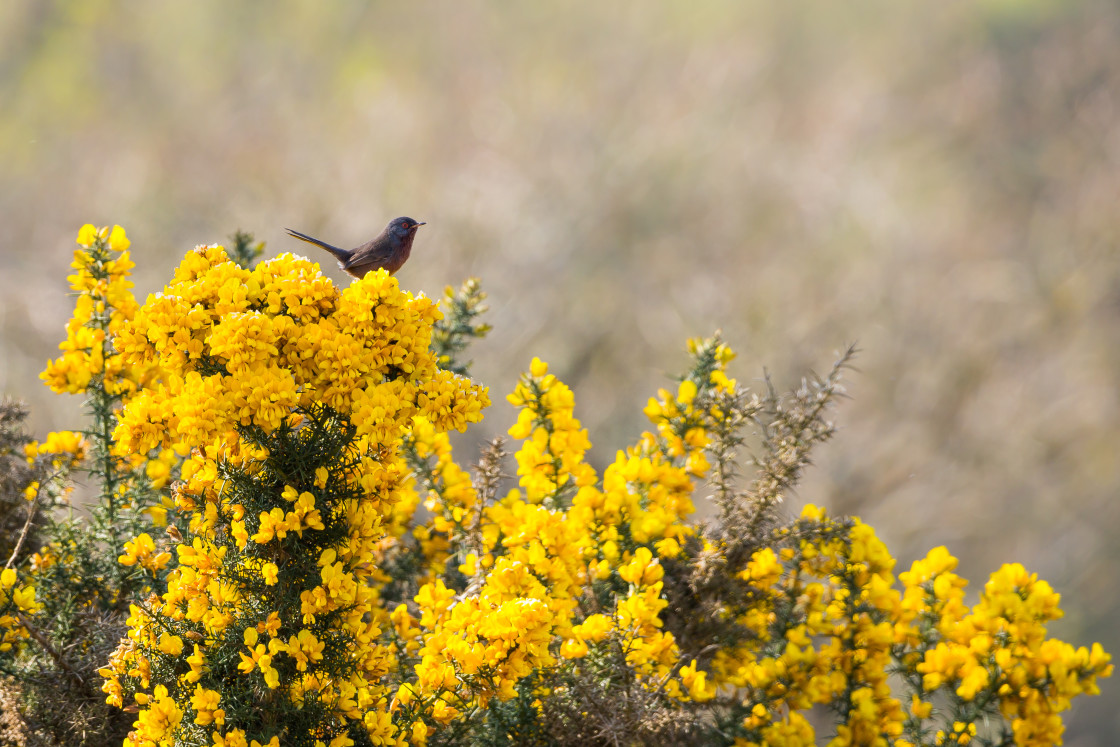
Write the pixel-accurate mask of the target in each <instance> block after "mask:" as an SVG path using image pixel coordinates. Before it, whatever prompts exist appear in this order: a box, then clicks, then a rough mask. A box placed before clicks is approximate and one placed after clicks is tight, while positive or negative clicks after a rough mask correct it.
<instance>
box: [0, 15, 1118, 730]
mask: <svg viewBox="0 0 1120 747" xmlns="http://www.w3.org/2000/svg"><path fill="white" fill-rule="evenodd" d="M0 50H3V51H2V52H0V102H2V106H0V165H2V168H0V360H2V365H0V391H2V392H5V393H9V394H12V395H16V396H18V397H21V398H24V399H25V400H27V401H28V402H29V403H30V405H31V406H32V409H33V425H34V427H35V429H36V432H37V433H38V434H40V435H41V434H42V433H45V432H46V431H47V430H50V429H57V428H67V427H71V426H73V425H74V424H75V422H76V418H77V416H78V413H79V412H80V409H81V402H80V401H79V400H78V399H77V398H71V399H67V398H61V397H56V396H54V395H51V394H50V393H49V392H48V391H47V390H46V389H45V388H44V387H43V386H42V385H41V383H40V382H39V380H38V378H37V377H38V373H39V371H40V370H41V369H42V367H43V364H44V363H45V362H46V360H47V359H48V358H49V357H51V356H52V355H53V354H54V352H55V350H56V346H57V344H58V341H59V340H60V339H61V337H62V334H63V325H64V324H65V321H66V319H67V318H68V316H69V314H70V312H71V310H72V304H73V302H72V299H70V298H69V297H68V296H67V286H66V280H65V278H66V275H67V273H68V271H69V262H70V260H71V255H72V251H73V249H74V248H75V245H74V236H75V235H76V234H77V230H78V228H79V226H81V225H82V224H83V223H86V222H91V223H95V224H97V225H104V224H113V223H119V224H121V225H122V226H124V227H125V228H126V229H127V231H128V234H129V237H130V238H131V239H132V252H133V257H134V259H135V261H136V263H137V268H136V271H135V280H136V286H137V287H136V291H137V295H138V297H139V298H140V299H141V300H142V299H143V298H144V296H145V295H146V294H147V293H150V292H153V291H155V290H158V289H159V288H160V287H161V286H162V285H163V283H164V282H166V281H167V280H168V279H169V277H170V274H171V271H172V269H173V268H174V267H175V265H176V264H177V263H178V260H179V259H180V258H181V256H182V255H183V253H184V252H185V251H187V250H189V249H190V248H192V247H193V246H194V245H196V244H199V243H211V242H223V241H225V240H226V238H227V237H228V236H229V235H230V234H231V233H233V232H234V231H235V230H237V229H244V230H247V231H250V232H252V233H254V234H255V235H256V237H257V238H258V239H261V240H264V241H266V242H267V243H268V247H267V251H266V255H265V256H274V255H276V254H278V253H281V252H285V251H294V252H297V253H301V254H307V253H309V252H314V249H313V248H312V247H309V246H307V245H306V244H301V243H299V242H296V241H295V240H292V239H289V238H287V237H286V236H285V235H284V231H283V228H284V227H286V226H287V227H291V228H295V229H297V230H301V231H304V232H307V233H310V234H312V235H315V236H319V237H321V238H323V239H324V240H326V241H329V242H331V243H334V244H338V245H342V246H346V247H350V246H355V245H357V244H359V243H361V242H363V241H366V240H367V239H369V238H371V237H372V236H373V235H375V234H376V233H377V232H379V231H380V230H381V228H382V227H383V226H384V224H385V223H386V222H387V221H388V220H389V219H390V218H392V217H394V216H397V215H409V216H411V217H413V218H416V219H418V220H425V221H427V222H428V225H427V226H425V227H424V228H422V229H421V230H420V233H419V234H418V238H417V241H416V246H415V249H414V252H413V256H412V260H411V262H410V263H409V264H408V265H406V266H405V268H404V269H403V270H402V271H401V272H400V273H399V274H398V277H399V279H400V281H401V284H402V285H403V286H404V287H406V288H408V289H411V290H413V291H415V292H421V291H423V292H426V293H428V294H429V295H439V294H440V293H441V292H442V289H443V287H444V286H445V285H447V284H455V285H457V284H458V283H459V282H460V281H461V280H463V279H464V278H465V277H467V276H468V275H478V276H480V277H481V278H482V282H483V286H484V288H485V289H486V290H487V291H488V292H489V294H490V303H491V307H492V310H491V312H490V314H489V321H490V322H491V323H492V324H493V325H494V332H493V333H492V335H491V337H490V338H489V339H487V340H484V341H482V342H481V343H478V344H476V345H475V346H474V347H473V348H472V351H471V352H472V354H473V357H474V360H475V364H474V368H473V373H474V374H475V376H476V377H477V378H479V379H481V380H482V381H484V382H486V383H487V384H489V385H490V386H491V389H492V393H493V395H494V398H495V400H496V402H497V403H496V405H495V406H494V408H493V409H492V411H491V412H490V415H489V417H488V419H487V421H486V422H485V423H483V424H482V426H480V427H479V429H478V430H477V433H478V435H479V436H480V437H481V436H488V435H491V434H494V433H498V432H501V431H503V430H504V429H505V428H506V427H507V426H508V425H509V424H510V423H511V422H512V420H511V411H510V408H509V407H508V406H507V405H506V404H505V402H504V400H503V396H504V394H505V393H507V392H509V391H510V390H511V389H512V387H513V385H514V383H515V381H516V378H517V375H518V372H519V371H520V370H523V369H525V368H527V366H528V362H529V360H530V358H531V357H532V356H533V355H539V356H541V357H542V358H544V359H545V360H548V361H550V362H551V364H552V370H553V371H554V372H556V373H558V374H559V375H560V376H561V378H562V379H563V380H564V381H566V382H567V383H568V384H569V385H571V386H572V388H573V389H574V390H575V392H576V400H577V415H578V416H579V417H580V418H581V419H582V420H583V422H584V424H585V425H586V426H587V427H588V428H589V430H590V433H591V439H592V442H593V443H594V444H595V449H594V452H593V460H594V462H595V463H596V464H597V465H598V466H601V465H603V464H604V463H606V462H609V461H610V460H611V459H612V458H613V455H614V452H615V450H617V449H619V448H622V447H624V446H625V445H626V444H627V443H629V442H630V441H632V440H633V439H634V437H635V436H636V435H637V434H638V433H639V432H640V431H641V430H642V429H643V428H644V427H645V423H644V422H643V416H642V415H641V407H642V406H643V404H644V403H645V401H646V399H647V398H648V397H649V396H650V395H651V394H653V393H654V392H655V391H656V388H657V387H658V386H662V385H665V384H666V383H667V382H668V377H669V376H670V375H672V374H674V373H676V372H678V371H681V370H683V368H684V367H685V366H686V365H687V358H686V355H685V353H684V343H685V340H686V338H688V337H690V336H699V335H707V334H710V333H711V332H713V331H714V330H716V329H717V328H718V329H722V330H723V334H724V337H725V338H726V340H727V341H728V342H729V343H730V344H731V346H732V347H733V348H735V349H736V350H737V351H738V352H739V354H740V355H739V359H738V360H737V361H735V362H734V363H733V364H732V368H733V374H734V375H737V376H738V377H739V378H740V380H741V381H748V382H758V381H759V379H760V377H761V375H762V371H763V368H764V367H766V368H767V369H768V370H769V371H770V372H771V373H772V374H773V376H774V378H775V381H776V382H777V383H778V384H779V385H780V386H782V387H788V386H793V385H796V383H797V382H798V380H799V378H800V376H801V375H802V374H804V373H806V372H807V371H809V370H810V369H813V370H819V371H823V370H827V368H828V366H829V365H830V363H831V362H832V360H833V358H834V357H835V355H836V354H837V352H838V351H839V350H840V349H842V348H843V347H844V346H845V345H846V344H848V343H850V342H853V341H855V342H858V344H859V346H860V348H861V349H862V353H861V355H860V357H859V358H858V360H857V366H858V369H859V370H858V371H853V372H850V374H849V377H848V392H849V394H850V395H851V399H850V400H848V401H846V402H845V403H844V404H843V405H842V406H841V408H840V409H839V410H838V412H837V414H836V419H837V421H838V423H839V425H840V428H841V430H840V432H839V434H838V437H837V438H836V439H835V440H834V441H833V442H831V443H830V444H828V445H827V446H826V447H825V448H824V449H822V450H821V451H820V453H819V454H818V459H817V465H816V467H815V468H814V469H813V470H812V471H811V472H810V474H809V475H808V478H807V480H806V481H805V483H804V484H803V485H802V487H801V489H800V490H799V492H798V494H797V495H796V496H792V497H791V499H790V510H791V511H794V510H797V509H798V507H799V505H800V503H802V502H805V501H812V502H814V503H818V504H822V505H825V506H827V507H828V508H829V509H830V510H831V511H833V512H837V513H855V514H858V515H860V516H862V517H864V518H865V519H866V520H867V521H869V522H870V523H872V524H873V525H874V526H875V527H876V528H877V529H878V531H879V533H880V536H881V537H883V539H884V540H885V541H886V542H887V544H888V546H889V547H890V548H891V549H892V551H893V552H894V554H895V556H896V557H898V559H899V563H900V567H899V570H902V569H904V568H905V567H907V566H908V565H909V564H910V562H912V561H913V560H914V559H915V558H918V557H921V556H922V555H924V553H925V552H926V551H927V550H928V549H929V548H930V547H933V546H935V545H938V544H946V545H947V546H948V547H949V549H950V551H951V552H953V553H954V554H955V555H957V556H959V557H960V558H961V567H960V572H961V573H962V574H963V575H964V576H965V577H967V578H969V579H970V580H972V585H971V588H972V591H973V595H975V593H976V592H977V591H978V590H979V588H980V587H981V586H982V584H983V582H984V580H985V579H986V578H987V576H988V574H989V573H991V572H992V571H994V570H995V569H996V568H998V566H999V565H1000V564H1001V563H1003V562H1011V561H1019V562H1022V563H1024V564H1026V565H1027V566H1028V567H1029V568H1030V569H1031V570H1033V571H1037V572H1038V573H1039V574H1040V575H1041V576H1042V577H1043V578H1046V579H1047V580H1049V581H1050V582H1051V583H1052V584H1053V585H1054V586H1055V588H1056V589H1057V590H1059V591H1060V592H1061V593H1062V596H1063V608H1064V609H1065V610H1066V617H1065V619H1063V620H1061V621H1060V622H1059V623H1057V624H1055V625H1054V626H1052V632H1054V633H1055V634H1056V635H1058V636H1059V637H1062V638H1064V639H1066V640H1069V641H1070V642H1072V643H1075V644H1078V645H1087V644H1089V643H1091V642H1093V641H1101V642H1102V643H1103V644H1104V645H1105V647H1106V648H1107V649H1108V650H1110V651H1111V652H1112V653H1113V654H1114V655H1116V654H1120V632H1118V630H1120V625H1118V623H1117V620H1118V618H1120V596H1118V593H1117V582H1118V581H1120V578H1118V575H1120V574H1118V573H1117V570H1118V560H1120V540H1118V539H1117V533H1118V530H1120V501H1118V498H1120V495H1118V493H1120V399H1118V391H1117V387H1118V384H1120V252H1118V250H1117V246H1118V234H1120V211H1118V207H1120V205H1118V198H1120V5H1118V4H1117V3H1116V2H1115V1H1114V0H1107V1H1106V0H1023V1H1020V2H1015V1H1013V0H978V1H977V2H967V3H966V2H950V3H945V2H937V3H934V2H926V3H896V2H888V1H887V0H879V1H876V0H857V2H851V3H834V2H825V1H824V0H821V1H819V2H813V1H810V0H806V1H804V2H794V3H757V2H744V1H742V0H693V1H692V2H688V3H652V2H638V1H636V0H635V1H632V2H618V3H602V2H591V1H586V2H580V1H577V2H572V1H570V0H569V1H566V2H561V1H560V0H537V2H534V3H523V4H512V3H511V4H504V3H498V2H482V1H481V0H455V1H454V2H452V1H447V2H426V1H420V2H413V3H407V4H403V3H402V4H392V5H390V4H388V3H370V2H356V1H353V0H339V1H337V2H333V3H329V4H328V3H319V2H312V1H311V0H306V1H304V0H273V1H272V2H267V3H266V2H251V3H238V4H231V3H225V2H219V1H218V0H195V1H194V2H191V3H182V2H172V1H170V0H149V1H148V2H145V3H126V2H122V1H114V0H65V1H63V0H55V1H52V0H7V1H6V2H4V3H0ZM311 256H312V258H313V259H315V260H319V261H324V260H326V259H327V257H326V255H320V254H315V253H312V254H311ZM324 272H326V273H327V274H328V275H330V276H332V277H333V278H335V279H336V280H340V281H343V282H345V276H344V275H343V274H342V273H341V271H339V270H338V269H337V268H336V267H334V265H333V262H324ZM460 457H461V460H462V461H464V462H465V461H468V460H469V459H470V458H473V457H472V455H471V452H469V451H465V452H460ZM1118 693H1120V686H1118V685H1117V682H1116V681H1113V680H1109V681H1106V682H1105V683H1104V687H1103V695H1102V696H1101V697H1099V698H1092V699H1083V702H1081V703H1079V704H1078V705H1077V707H1076V708H1075V710H1074V713H1073V715H1072V716H1071V717H1070V718H1069V719H1068V722H1069V732H1068V736H1067V739H1066V744H1067V745H1076V746H1077V747H1085V746H1088V745H1111V744H1114V743H1115V739H1116V735H1117V734H1120V720H1118V719H1120V709H1118V708H1117V702H1116V701H1117V694H1118Z"/></svg>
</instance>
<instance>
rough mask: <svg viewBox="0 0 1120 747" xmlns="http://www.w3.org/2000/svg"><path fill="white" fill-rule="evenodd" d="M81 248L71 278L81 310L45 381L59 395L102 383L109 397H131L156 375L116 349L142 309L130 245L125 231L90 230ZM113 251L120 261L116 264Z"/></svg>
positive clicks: (76, 310) (68, 326)
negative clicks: (133, 278)
mask: <svg viewBox="0 0 1120 747" xmlns="http://www.w3.org/2000/svg"><path fill="white" fill-rule="evenodd" d="M78 244H79V245H80V246H81V247H82V249H77V250H75V252H74V262H73V264H72V265H71V266H72V267H73V268H74V270H75V272H74V274H73V275H71V276H70V277H69V278H68V279H69V280H70V287H71V288H72V289H73V290H74V291H75V292H76V293H77V294H78V300H77V304H76V306H75V308H74V315H73V316H72V317H71V318H70V321H69V322H67V324H66V339H65V340H64V341H63V342H62V343H61V345H60V346H59V347H60V348H61V350H62V351H63V354H62V356H61V357H59V358H57V359H55V360H53V361H51V362H50V363H48V364H47V368H46V370H44V371H43V373H42V378H43V380H44V381H45V382H46V384H47V386H49V387H50V388H51V389H52V390H53V391H55V392H59V393H63V392H66V393H70V394H78V393H81V392H84V391H85V390H86V388H87V387H88V386H89V384H90V380H91V379H92V378H93V377H99V378H100V379H101V380H102V381H103V383H104V388H105V390H106V391H107V392H108V393H109V394H111V395H117V396H124V397H127V396H128V395H129V394H131V393H133V392H135V391H136V390H137V389H138V388H141V387H143V386H144V385H145V384H146V383H148V382H149V381H150V378H151V376H152V375H153V373H154V372H153V370H152V369H151V367H149V366H135V365H130V364H128V363H126V362H125V361H124V360H123V359H122V358H121V356H120V355H119V354H118V353H117V351H115V350H114V349H113V345H112V338H113V337H114V336H115V335H117V334H119V332H120V330H121V328H122V327H123V326H124V325H125V324H126V323H128V321H129V320H131V319H132V317H133V315H134V314H135V313H136V308H137V304H136V299H135V298H133V295H132V291H131V290H130V288H132V281H130V280H128V275H129V271H130V270H131V269H132V268H133V266H134V263H133V262H132V260H131V258H130V257H129V254H128V251H127V250H128V247H129V240H128V237H127V236H125V233H124V229H122V228H121V227H120V226H113V229H112V231H110V230H109V229H107V228H101V229H97V228H94V227H93V226H91V225H88V224H87V225H85V226H82V230H81V231H79V232H78ZM109 251H112V252H115V253H118V255H119V256H117V258H116V259H110V258H109V255H108V252H109Z"/></svg>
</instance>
